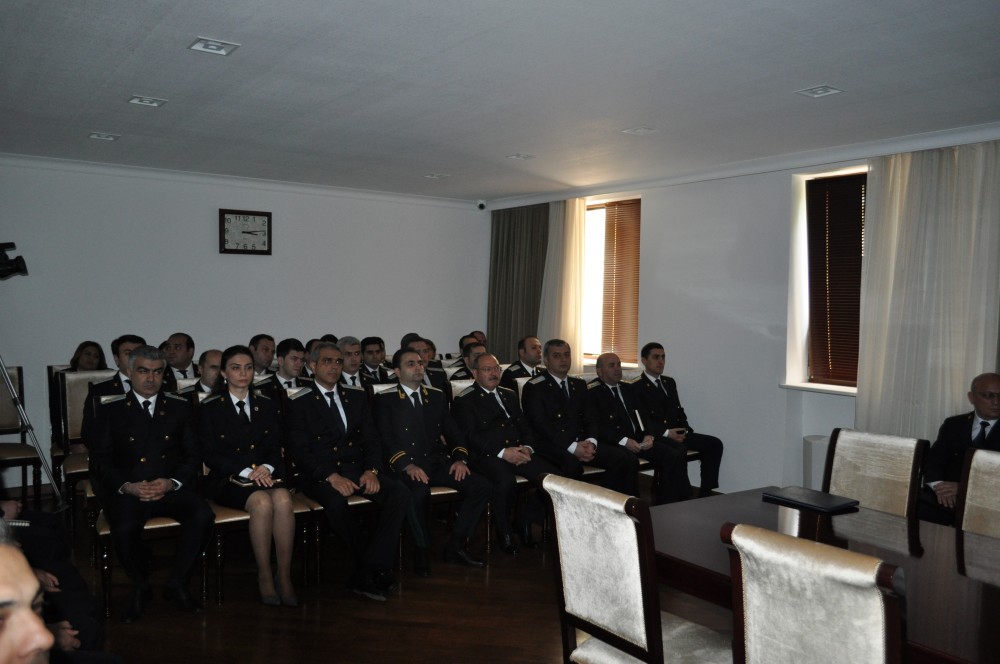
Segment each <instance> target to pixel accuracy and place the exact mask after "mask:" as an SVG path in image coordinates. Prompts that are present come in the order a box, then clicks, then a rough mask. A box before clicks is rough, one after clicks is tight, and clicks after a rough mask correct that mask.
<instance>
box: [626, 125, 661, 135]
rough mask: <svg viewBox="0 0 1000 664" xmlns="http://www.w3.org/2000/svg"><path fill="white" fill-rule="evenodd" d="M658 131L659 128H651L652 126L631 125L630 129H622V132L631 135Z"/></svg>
mask: <svg viewBox="0 0 1000 664" xmlns="http://www.w3.org/2000/svg"><path fill="white" fill-rule="evenodd" d="M658 131H660V130H659V129H653V128H652V127H646V126H642V127H632V128H631V129H622V133H623V134H632V135H633V136H646V135H648V134H655V133H656V132H658Z"/></svg>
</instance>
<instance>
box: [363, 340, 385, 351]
mask: <svg viewBox="0 0 1000 664" xmlns="http://www.w3.org/2000/svg"><path fill="white" fill-rule="evenodd" d="M375 344H378V347H379V348H381V349H382V350H383V351H384V350H385V341H383V340H382V337H365V338H364V339H362V340H361V350H362V351H363V350H364V349H365V348H367V347H368V346H374V345H375Z"/></svg>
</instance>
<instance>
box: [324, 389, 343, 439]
mask: <svg viewBox="0 0 1000 664" xmlns="http://www.w3.org/2000/svg"><path fill="white" fill-rule="evenodd" d="M323 394H325V395H326V398H327V399H329V400H330V410H332V411H333V412H334V415H335V417H334V419H335V420H336V421H337V422H338V423H339V424H340V426H341V430H343V431H346V430H347V429H346V428H345V427H346V426H347V425H346V424H345V422H344V418H343V417H342V416H341V415H340V409H339V408H337V402H336V401H334V400H333V397H334V395H335V394H336V393H335V392H334V391H333V390H330V391H329V392H324V393H323Z"/></svg>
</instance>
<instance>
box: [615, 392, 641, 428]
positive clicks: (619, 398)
mask: <svg viewBox="0 0 1000 664" xmlns="http://www.w3.org/2000/svg"><path fill="white" fill-rule="evenodd" d="M611 393H612V394H614V395H615V401H617V402H618V405H619V407H621V409H622V411H624V413H625V419H627V420H628V424H629V426H630V427H632V433H635V422H633V421H632V416H631V415H629V413H628V408H627V407H626V406H625V402H624V401H622V395H621V393H620V392H619V391H618V386H617V385H615V386H614V387H612V388H611Z"/></svg>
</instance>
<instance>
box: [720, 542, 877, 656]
mask: <svg viewBox="0 0 1000 664" xmlns="http://www.w3.org/2000/svg"><path fill="white" fill-rule="evenodd" d="M732 540H733V545H734V547H735V548H736V550H737V551H738V552H739V556H740V560H741V564H742V568H743V611H744V620H745V626H744V638H745V644H746V661H747V662H748V663H751V664H827V663H829V664H834V663H836V664H841V663H844V662H850V663H851V664H867V663H869V662H883V661H884V658H885V652H886V636H885V617H884V616H885V613H884V611H885V609H884V606H883V597H882V592H881V591H880V590H879V588H878V586H877V585H876V580H877V574H878V569H879V566H880V564H881V562H882V561H880V560H879V559H878V558H873V557H871V556H866V555H862V554H859V553H855V552H852V551H848V550H846V549H840V548H837V547H833V546H828V545H826V544H820V543H818V542H812V541H808V540H803V539H798V538H795V537H789V536H788V535H782V534H780V533H777V532H774V531H771V530H767V529H764V528H758V527H756V526H748V525H739V526H736V528H735V530H734V531H733V534H732Z"/></svg>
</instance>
